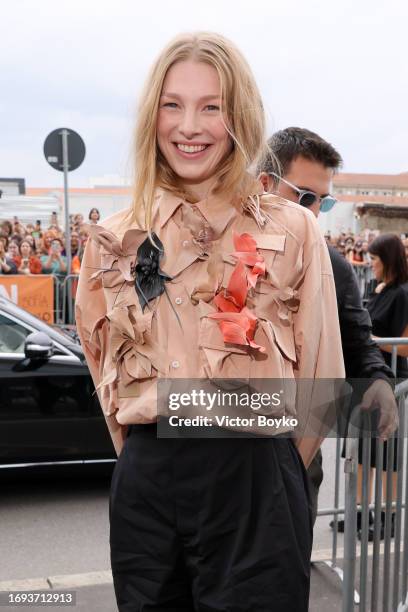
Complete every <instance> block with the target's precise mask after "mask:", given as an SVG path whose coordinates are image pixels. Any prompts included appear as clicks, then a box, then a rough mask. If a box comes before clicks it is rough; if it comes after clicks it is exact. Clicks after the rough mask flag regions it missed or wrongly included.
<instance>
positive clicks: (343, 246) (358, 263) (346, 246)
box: [324, 230, 408, 267]
mask: <svg viewBox="0 0 408 612" xmlns="http://www.w3.org/2000/svg"><path fill="white" fill-rule="evenodd" d="M379 235H380V232H379V230H374V231H366V232H365V234H364V235H360V234H357V235H356V234H354V233H353V232H350V231H349V232H346V231H342V232H340V234H338V235H336V236H332V235H331V232H330V231H328V232H326V233H325V236H324V237H325V239H326V242H327V244H330V245H331V246H332V247H334V248H335V249H336V250H337V251H338V252H339V253H340V254H341V255H343V257H345V258H346V259H347V260H348V261H349V262H350V263H351V264H352V265H353V266H354V267H368V266H370V255H369V247H370V244H371V243H372V242H373V240H375V238H377V236H379ZM404 236H405V238H404V237H403V236H402V235H401V239H402V242H403V244H404V248H405V254H406V257H407V261H408V234H404Z"/></svg>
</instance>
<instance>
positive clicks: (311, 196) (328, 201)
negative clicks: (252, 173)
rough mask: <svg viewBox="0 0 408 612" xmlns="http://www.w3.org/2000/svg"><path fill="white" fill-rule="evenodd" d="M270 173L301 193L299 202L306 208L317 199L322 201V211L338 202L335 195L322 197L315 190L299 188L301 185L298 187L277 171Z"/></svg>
mask: <svg viewBox="0 0 408 612" xmlns="http://www.w3.org/2000/svg"><path fill="white" fill-rule="evenodd" d="M269 174H270V175H272V176H274V177H275V178H276V179H278V180H279V181H282V182H283V183H285V184H286V185H288V186H289V187H291V188H292V189H294V190H295V191H296V193H298V194H299V199H298V203H299V204H300V205H301V206H304V207H305V208H309V207H310V206H312V205H313V204H314V203H315V202H316V200H319V202H320V211H321V212H329V210H331V209H332V208H333V206H334V205H335V204H336V202H337V200H336V198H333V196H331V195H327V196H324V197H320V196H318V195H317V193H315V192H314V191H307V190H306V189H299V187H296V185H293V184H292V183H290V182H289V181H287V180H286V179H284V178H282V177H281V176H279V175H278V174H276V173H275V172H269Z"/></svg>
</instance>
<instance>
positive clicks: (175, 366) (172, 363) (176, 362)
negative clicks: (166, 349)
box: [171, 361, 180, 368]
mask: <svg viewBox="0 0 408 612" xmlns="http://www.w3.org/2000/svg"><path fill="white" fill-rule="evenodd" d="M171 367H172V368H179V367H180V362H179V361H172V362H171Z"/></svg>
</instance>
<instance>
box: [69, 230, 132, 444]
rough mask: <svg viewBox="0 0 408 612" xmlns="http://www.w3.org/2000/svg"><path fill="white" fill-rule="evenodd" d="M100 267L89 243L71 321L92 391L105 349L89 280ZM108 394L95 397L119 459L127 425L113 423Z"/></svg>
mask: <svg viewBox="0 0 408 612" xmlns="http://www.w3.org/2000/svg"><path fill="white" fill-rule="evenodd" d="M102 267H103V266H102V265H101V255H100V253H99V248H98V245H97V244H96V243H95V242H94V241H93V240H91V239H90V240H88V242H87V245H86V247H85V251H84V255H83V259H82V266H81V272H80V275H79V281H78V290H77V294H76V302H75V318H76V325H77V331H78V335H79V338H80V341H81V345H82V349H83V351H84V355H85V358H86V361H87V364H88V367H89V370H90V373H91V376H92V380H93V382H94V385H95V388H97V387H98V386H99V384H100V382H101V379H102V378H103V376H104V371H103V370H104V361H105V359H106V355H107V350H108V348H109V339H108V326H107V325H106V324H103V322H104V321H106V314H107V313H106V311H107V307H106V300H105V296H104V292H103V288H102V283H101V279H100V278H94V279H92V278H91V277H92V276H94V274H95V271H97V270H100V269H101V268H102ZM112 391H113V389H111V388H109V386H102V387H101V388H100V389H98V391H97V393H98V397H99V401H100V404H101V408H102V411H103V414H104V417H105V420H106V423H107V426H108V429H109V433H110V435H111V438H112V442H113V445H114V447H115V451H116V454H117V455H119V454H120V452H121V449H122V447H123V444H124V441H125V438H126V432H127V425H120V424H119V423H118V422H117V420H116V417H115V412H116V406H115V405H114V404H115V394H114V393H113V392H112Z"/></svg>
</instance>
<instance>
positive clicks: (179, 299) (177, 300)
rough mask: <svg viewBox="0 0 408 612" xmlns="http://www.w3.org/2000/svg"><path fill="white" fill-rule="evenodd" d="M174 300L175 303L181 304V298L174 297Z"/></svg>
mask: <svg viewBox="0 0 408 612" xmlns="http://www.w3.org/2000/svg"><path fill="white" fill-rule="evenodd" d="M174 301H175V302H176V304H182V303H183V298H181V297H176V299H175V300H174Z"/></svg>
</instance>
